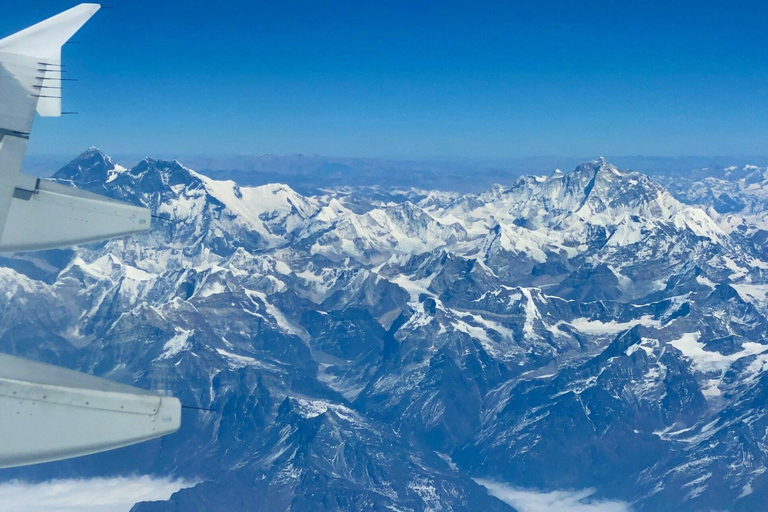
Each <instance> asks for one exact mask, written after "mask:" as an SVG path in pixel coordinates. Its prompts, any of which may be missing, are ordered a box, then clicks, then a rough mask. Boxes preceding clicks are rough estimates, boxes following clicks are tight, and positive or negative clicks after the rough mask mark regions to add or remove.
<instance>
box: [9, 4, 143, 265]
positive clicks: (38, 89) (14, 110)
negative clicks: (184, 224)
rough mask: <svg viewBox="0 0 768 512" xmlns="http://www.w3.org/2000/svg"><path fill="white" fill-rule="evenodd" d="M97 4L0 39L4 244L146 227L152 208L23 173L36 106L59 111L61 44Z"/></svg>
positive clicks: (32, 245) (60, 243) (19, 247)
mask: <svg viewBox="0 0 768 512" xmlns="http://www.w3.org/2000/svg"><path fill="white" fill-rule="evenodd" d="M98 10H99V5H98V4H80V5H78V6H77V7H73V8H72V9H70V10H68V11H65V12H63V13H61V14H59V15H57V16H54V17H53V18H49V19H47V20H45V21H43V22H41V23H38V24H37V25H34V26H32V27H29V28H27V29H25V30H22V31H21V32H18V33H16V34H13V35H12V36H9V37H6V38H5V39H2V40H0V251H26V250H38V249H49V248H54V247H64V246H70V245H75V244H78V243H84V242H91V241H94V240H104V239H108V238H116V237H120V236H125V235H130V234H133V233H139V232H142V231H147V230H148V229H149V227H150V217H151V215H150V212H149V210H147V209H146V208H141V207H137V206H133V205H129V204H125V203H120V202H117V201H113V200H110V199H107V198H104V197H102V196H98V195H95V194H87V193H84V192H80V191H77V190H74V189H72V188H70V187H64V186H60V185H57V184H55V183H50V182H46V181H42V180H38V179H35V178H33V177H30V176H27V175H24V174H22V173H21V172H20V171H21V163H22V161H23V159H24V154H25V153H26V151H27V143H28V141H29V136H30V132H31V130H32V122H33V121H34V117H35V112H37V113H38V114H39V115H40V116H42V117H57V116H60V115H61V113H62V112H61V92H62V84H63V83H64V82H63V81H62V68H61V47H62V46H63V45H64V43H66V42H67V41H68V40H69V39H70V38H71V37H72V36H73V35H74V34H75V33H76V32H77V31H78V30H79V29H80V27H82V26H83V25H84V24H85V22H86V21H88V20H89V19H90V18H91V16H93V14H94V13H95V12H96V11H98Z"/></svg>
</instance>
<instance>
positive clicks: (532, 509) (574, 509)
mask: <svg viewBox="0 0 768 512" xmlns="http://www.w3.org/2000/svg"><path fill="white" fill-rule="evenodd" d="M476 481H477V483H479V484H480V485H482V486H484V487H485V488H486V489H488V492H489V493H490V494H491V495H493V496H496V497H497V498H499V499H500V500H501V501H503V502H504V503H507V504H509V505H512V506H513V507H515V508H516V509H517V510H519V512H631V511H632V508H631V507H630V506H629V504H628V503H624V502H623V501H607V500H597V499H592V498H591V496H592V495H593V494H594V493H595V490H594V489H584V490H580V491H549V492H545V491H535V490H531V489H521V488H518V487H511V486H509V485H506V484H501V483H498V482H494V481H492V480H481V479H478V480H476Z"/></svg>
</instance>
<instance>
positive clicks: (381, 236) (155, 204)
mask: <svg viewBox="0 0 768 512" xmlns="http://www.w3.org/2000/svg"><path fill="white" fill-rule="evenodd" d="M754 172H755V173H757V174H754V175H753V174H751V173H747V174H746V175H745V176H743V177H739V178H738V180H736V179H735V178H734V180H730V181H729V180H728V179H725V178H718V179H720V181H719V182H718V187H714V185H712V186H710V188H709V189H707V190H708V191H707V192H701V193H700V192H696V191H697V190H704V188H702V187H705V186H709V185H706V184H707V183H710V182H709V181H706V180H705V181H704V182H702V183H704V185H701V187H700V188H688V189H686V190H688V192H689V193H687V194H682V193H680V192H679V190H678V189H676V188H674V187H672V192H670V191H669V190H668V189H667V188H665V187H664V186H662V185H661V184H659V183H658V182H656V181H654V180H652V179H651V178H649V177H648V176H645V175H643V174H640V173H636V172H631V171H624V170H619V169H617V168H616V167H614V166H612V165H610V164H609V163H608V162H606V161H605V160H604V159H598V160H595V161H592V162H588V163H585V164H582V165H580V166H578V167H577V168H576V170H574V171H573V172H569V173H563V172H559V171H558V172H555V173H554V174H552V175H550V176H548V177H524V178H520V179H519V180H517V181H516V182H515V183H513V184H512V185H510V186H494V187H493V188H491V189H490V190H488V191H486V192H484V193H481V194H476V195H474V194H466V195H462V194H457V193H447V192H442V191H415V190H412V191H405V192H404V191H396V192H391V193H390V192H389V191H387V190H386V189H382V188H364V187H361V188H351V189H350V188H345V189H339V190H337V191H326V192H323V193H322V194H321V195H315V196H303V195H301V194H299V193H297V192H295V191H294V190H292V189H291V188H290V187H288V186H286V185H280V184H269V185H262V186H255V187H247V186H239V185H238V184H236V183H234V182H232V181H218V180H213V179H210V178H208V177H206V176H203V175H201V174H199V173H196V172H194V171H192V170H190V169H187V168H185V167H184V166H183V165H181V164H180V163H178V162H164V161H156V160H151V159H147V160H144V161H142V162H140V163H139V164H138V165H137V166H135V167H133V168H131V169H127V168H125V167H122V166H120V165H118V164H117V163H115V162H113V161H112V160H111V159H110V158H109V157H107V156H105V155H104V154H102V153H101V152H99V151H98V150H96V149H93V148H92V149H91V150H89V151H87V152H86V153H84V154H83V155H81V156H80V157H78V158H77V159H76V160H74V161H73V162H72V163H70V164H69V165H68V166H67V167H65V168H64V169H62V170H61V171H59V172H58V173H57V174H56V176H55V177H54V179H56V180H59V181H60V182H64V183H69V184H71V185H72V186H77V187H81V188H84V189H87V190H91V191H96V192H99V193H102V194H106V195H109V196H112V197H116V198H120V199H123V200H127V201H132V202H135V203H139V204H143V205H146V206H148V207H150V208H152V210H153V212H154V213H155V214H156V215H157V216H158V217H160V219H158V220H156V221H155V224H154V226H153V230H152V231H151V232H150V233H149V234H147V235H144V236H140V237H135V238H131V239H126V240H115V241H111V242H108V243H102V244H97V245H90V246H83V247H78V248H75V249H73V250H67V251H48V252H44V253H36V254H22V255H14V256H9V257H6V258H3V259H2V260H0V264H1V265H2V267H1V268H0V281H2V286H3V291H4V293H2V294H0V304H1V305H2V306H3V307H2V308H1V309H0V349H2V350H3V351H6V352H12V353H15V354H19V355H22V356H25V357H30V358H33V359H38V360H44V361H47V362H54V363H57V364H61V365H65V366H70V367H73V368H76V369H79V370H83V371H88V372H91V373H95V374H98V375H101V376H106V377H109V378H112V379H115V380H118V381H123V382H127V383H131V384H134V385H139V386H143V387H147V388H152V389H157V390H161V391H166V392H169V393H173V394H174V395H176V396H178V397H179V398H180V399H181V400H182V402H183V403H185V404H187V405H191V406H196V407H200V408H202V409H203V410H194V411H188V412H186V413H185V417H184V422H183V426H182V430H181V431H180V432H179V433H178V434H176V435H174V436H170V437H167V438H164V439H162V440H160V441H156V442H152V443H147V444H144V445H139V446H136V447H132V448H126V449H124V450H121V451H118V452H113V453H107V454H101V455H97V456H93V457H89V458H87V459H81V460H75V461H69V462H61V463H55V464H50V465H46V466H40V467H36V468H27V469H20V470H15V471H13V472H8V473H6V477H7V478H11V477H18V476H21V477H34V478H49V477H55V476H62V475H67V476H72V474H73V473H74V474H78V475H89V476H92V475H108V474H117V473H123V474H124V473H134V472H143V473H146V472H150V473H156V474H164V475H165V474H173V475H176V476H180V477H186V478H189V479H191V480H197V481H201V482H202V483H200V484H199V485H197V486H196V487H194V488H191V489H186V490H182V491H180V492H179V493H177V494H175V495H174V496H173V497H172V498H171V500H169V501H168V502H162V503H152V504H139V505H137V506H136V507H135V509H134V510H135V511H137V512H146V511H182V510H183V511H187V510H201V511H202V510H206V511H224V510H226V511H231V510H286V509H289V508H290V509H291V510H309V509H312V510H413V511H417V510H419V511H420V510H456V511H459V510H499V511H501V510H512V507H511V506H509V505H508V504H505V503H503V502H501V501H500V500H498V499H496V498H494V497H491V496H489V495H488V494H487V493H486V492H485V490H484V489H483V488H482V487H481V486H480V485H478V484H477V483H475V480H474V479H475V478H478V479H486V480H496V481H503V482H506V483H508V484H510V485H514V486H522V487H533V488H538V489H542V490H555V489H579V488H595V489H597V494H596V496H598V497H604V498H611V499H620V500H623V501H627V502H630V503H631V504H632V506H633V507H634V509H635V510H639V511H642V510H672V509H674V510H691V511H694V510H703V509H707V510H709V509H729V510H755V508H754V507H755V504H756V503H761V502H762V500H765V499H766V498H768V476H766V474H765V471H766V468H768V449H766V446H768V435H767V434H766V432H767V431H766V405H765V403H766V402H765V399H764V398H765V396H768V395H766V391H765V389H764V388H765V387H766V386H768V374H767V373H766V372H764V369H765V368H766V367H768V339H766V338H768V336H767V335H766V333H767V332H768V317H767V316H766V315H767V314H768V296H767V294H768V254H767V253H766V251H765V248H764V246H763V244H761V243H760V241H759V240H760V238H759V236H760V235H759V233H765V232H766V231H764V230H763V228H762V227H761V224H760V223H759V219H760V218H761V217H760V216H761V215H764V212H765V211H767V210H768V203H766V202H765V200H763V199H761V197H762V196H760V194H759V193H757V192H756V191H757V190H758V189H759V188H760V187H762V186H763V185H761V184H762V183H765V180H763V181H760V179H759V177H758V174H759V172H758V170H755V171H754ZM711 179H715V178H712V177H708V178H707V180H711ZM723 187H731V188H728V189H727V190H728V196H729V197H731V198H732V199H733V200H734V201H737V202H738V201H740V203H738V204H742V203H743V204H744V205H745V206H744V207H740V208H736V209H733V208H732V209H728V210H727V211H724V210H723V209H722V208H720V203H718V204H715V203H713V201H712V200H711V198H712V197H718V198H722V197H723V195H724V192H721V191H722V190H725V188H723ZM715 190H717V192H716V191H715ZM723 201H725V200H724V199H723ZM727 215H731V216H734V215H739V223H738V224H736V223H735V222H734V221H733V218H734V217H727ZM738 226H744V227H743V228H741V227H738ZM763 240H764V239H763Z"/></svg>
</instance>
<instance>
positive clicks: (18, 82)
mask: <svg viewBox="0 0 768 512" xmlns="http://www.w3.org/2000/svg"><path fill="white" fill-rule="evenodd" d="M98 9H99V6H98V5H97V4H81V5H79V6H77V7H75V8H73V9H70V10H68V11H66V12H64V13H61V14H59V15H58V16H54V17H53V18H50V19H48V20H46V21H43V22H42V23H38V24H37V25H34V26H33V27H30V28H28V29H26V30H23V31H21V32H19V33H17V34H14V35H12V36H10V37H7V38H5V39H2V40H0V251H24V250H36V249H46V248H52V247H63V246H69V245H73V244H77V243H81V242H90V241H95V240H103V239H108V238H113V237H118V236H124V235H128V234H132V233H137V232H140V231H147V230H148V229H149V227H150V212H149V210H147V209H146V208H141V207H137V206H133V205H130V204H126V203H122V202H119V201H114V200H112V199H108V198H106V197H102V196H99V195H96V194H91V193H88V192H84V191H81V190H78V189H75V188H70V187H66V186H63V185H59V184H57V183H53V182H50V181H45V180H39V179H35V178H32V177H29V176H26V175H24V174H21V172H20V169H21V163H22V160H23V159H24V153H25V152H26V150H27V142H28V140H29V134H30V131H31V129H32V122H33V120H34V117H35V112H37V113H38V114H39V115H41V116H47V117H50V116H59V115H61V94H60V93H61V84H62V80H61V47H62V45H63V44H64V43H65V42H66V41H67V40H68V39H69V38H70V37H72V35H73V34H74V33H75V32H77V31H78V30H79V29H80V27H81V26H82V25H83V24H84V23H85V22H86V21H88V19H90V17H91V16H92V15H93V14H94V13H95V12H96V11H97V10H98ZM0 418H2V419H0V468H4V467H13V466H20V465H25V464H35V463H39V462H47V461H52V460H58V459H65V458H70V457H76V456H79V455H86V454H90V453H96V452H100V451H104V450H109V449H113V448H119V447H122V446H127V445H130V444H134V443H138V442H141V441H145V440H148V439H153V438H156V437H160V436H162V435H165V434H169V433H171V432H175V431H176V430H178V429H179V426H180V424H181V405H180V403H179V401H178V400H177V399H175V398H173V397H165V396H158V395H155V394H152V393H149V392H147V391H143V390H140V389H136V388H132V387H129V386H124V385H120V384H115V383H112V382H109V381H107V380H104V379H100V378H97V377H93V376H90V375H85V374H82V373H77V372H73V371H71V370H65V369H62V368H56V367H53V366H49V365H44V364H41V363H36V362H32V361H27V360H24V359H19V358H16V357H12V356H7V355H0Z"/></svg>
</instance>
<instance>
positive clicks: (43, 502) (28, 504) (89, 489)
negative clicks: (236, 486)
mask: <svg viewBox="0 0 768 512" xmlns="http://www.w3.org/2000/svg"><path fill="white" fill-rule="evenodd" d="M194 484H195V483H194V482H187V481H184V480H171V479H168V478H152V477H149V476H139V477H117V478H91V479H83V480H51V481H48V482H39V483H30V482H21V481H11V482H5V483H2V484H0V510H13V511H14V512H128V511H129V510H130V509H131V507H133V505H135V504H136V503H138V502H140V501H155V500H167V499H168V498H170V496H171V494H173V493H174V492H176V491H178V490H179V489H183V488H185V487H190V486H192V485H194Z"/></svg>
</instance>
